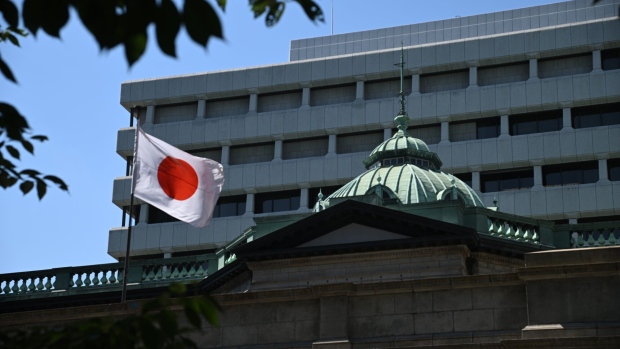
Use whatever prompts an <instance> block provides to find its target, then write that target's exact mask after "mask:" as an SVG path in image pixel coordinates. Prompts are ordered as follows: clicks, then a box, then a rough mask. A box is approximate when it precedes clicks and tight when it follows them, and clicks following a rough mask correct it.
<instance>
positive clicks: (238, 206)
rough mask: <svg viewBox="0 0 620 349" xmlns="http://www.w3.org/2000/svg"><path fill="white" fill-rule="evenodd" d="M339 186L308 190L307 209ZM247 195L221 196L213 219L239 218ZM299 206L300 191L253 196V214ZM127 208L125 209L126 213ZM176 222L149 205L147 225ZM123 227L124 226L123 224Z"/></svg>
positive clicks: (138, 212)
mask: <svg viewBox="0 0 620 349" xmlns="http://www.w3.org/2000/svg"><path fill="white" fill-rule="evenodd" d="M339 188H340V186H326V187H320V188H310V189H308V203H307V205H306V206H307V208H312V207H314V204H315V203H316V202H317V200H318V195H319V192H321V193H322V194H323V198H326V197H327V196H329V195H331V194H332V193H333V192H335V191H336V190H338V189H339ZM246 201H247V195H233V196H222V197H220V198H219V199H218V200H217V204H216V205H215V208H214V210H213V218H221V217H234V216H241V215H243V214H244V213H245V212H246ZM300 204H301V190H285V191H275V192H266V193H258V194H255V195H254V213H256V214H260V213H273V212H285V211H295V210H297V209H299V207H300ZM128 210H129V208H128V207H127V208H125V211H128ZM139 217H140V209H139V206H136V207H135V208H134V218H135V219H136V220H139V219H140V218H139ZM168 222H178V219H176V218H174V217H171V216H170V215H168V214H167V213H165V212H163V211H161V210H160V209H158V208H156V207H154V206H151V205H149V210H148V218H147V223H149V224H155V223H168ZM123 226H124V224H123Z"/></svg>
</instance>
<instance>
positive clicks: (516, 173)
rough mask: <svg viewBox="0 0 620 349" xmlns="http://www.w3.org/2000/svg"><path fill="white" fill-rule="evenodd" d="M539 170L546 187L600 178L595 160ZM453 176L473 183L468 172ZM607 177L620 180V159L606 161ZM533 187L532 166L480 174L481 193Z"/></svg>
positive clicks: (546, 166) (580, 182) (544, 167)
mask: <svg viewBox="0 0 620 349" xmlns="http://www.w3.org/2000/svg"><path fill="white" fill-rule="evenodd" d="M541 171H542V172H541V175H542V183H540V184H541V185H542V186H545V187H554V186H562V185H575V184H589V183H596V182H598V180H599V179H600V171H599V164H598V161H583V162H574V163H565V164H556V165H545V166H542V167H541ZM455 177H457V178H459V179H460V180H462V181H463V182H465V184H467V185H469V186H470V187H471V186H472V184H473V181H472V174H471V173H457V174H455ZM607 178H608V179H609V180H610V181H620V159H609V160H607ZM534 185H535V182H534V168H533V167H528V168H522V169H510V170H505V171H489V172H481V173H480V191H481V192H483V193H492V192H498V191H506V190H519V189H529V188H531V187H533V186H534Z"/></svg>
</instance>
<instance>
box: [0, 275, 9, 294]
mask: <svg viewBox="0 0 620 349" xmlns="http://www.w3.org/2000/svg"><path fill="white" fill-rule="evenodd" d="M10 284H11V280H8V279H7V280H6V284H5V285H4V288H3V289H2V290H3V291H4V294H9V293H11V287H10V286H9V285H10Z"/></svg>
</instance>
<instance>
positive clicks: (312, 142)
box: [282, 136, 329, 160]
mask: <svg viewBox="0 0 620 349" xmlns="http://www.w3.org/2000/svg"><path fill="white" fill-rule="evenodd" d="M328 148H329V137H327V136H324V137H316V138H305V139H295V140H290V141H284V142H282V160H290V159H303V158H311V157H316V156H325V154H327V149H328Z"/></svg>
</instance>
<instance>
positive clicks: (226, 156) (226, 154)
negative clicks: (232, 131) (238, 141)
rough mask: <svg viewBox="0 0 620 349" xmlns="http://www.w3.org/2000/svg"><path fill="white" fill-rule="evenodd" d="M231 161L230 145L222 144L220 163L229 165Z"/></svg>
mask: <svg viewBox="0 0 620 349" xmlns="http://www.w3.org/2000/svg"><path fill="white" fill-rule="evenodd" d="M229 161H230V145H223V146H222V158H221V159H220V163H221V164H222V165H228V163H229Z"/></svg>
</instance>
